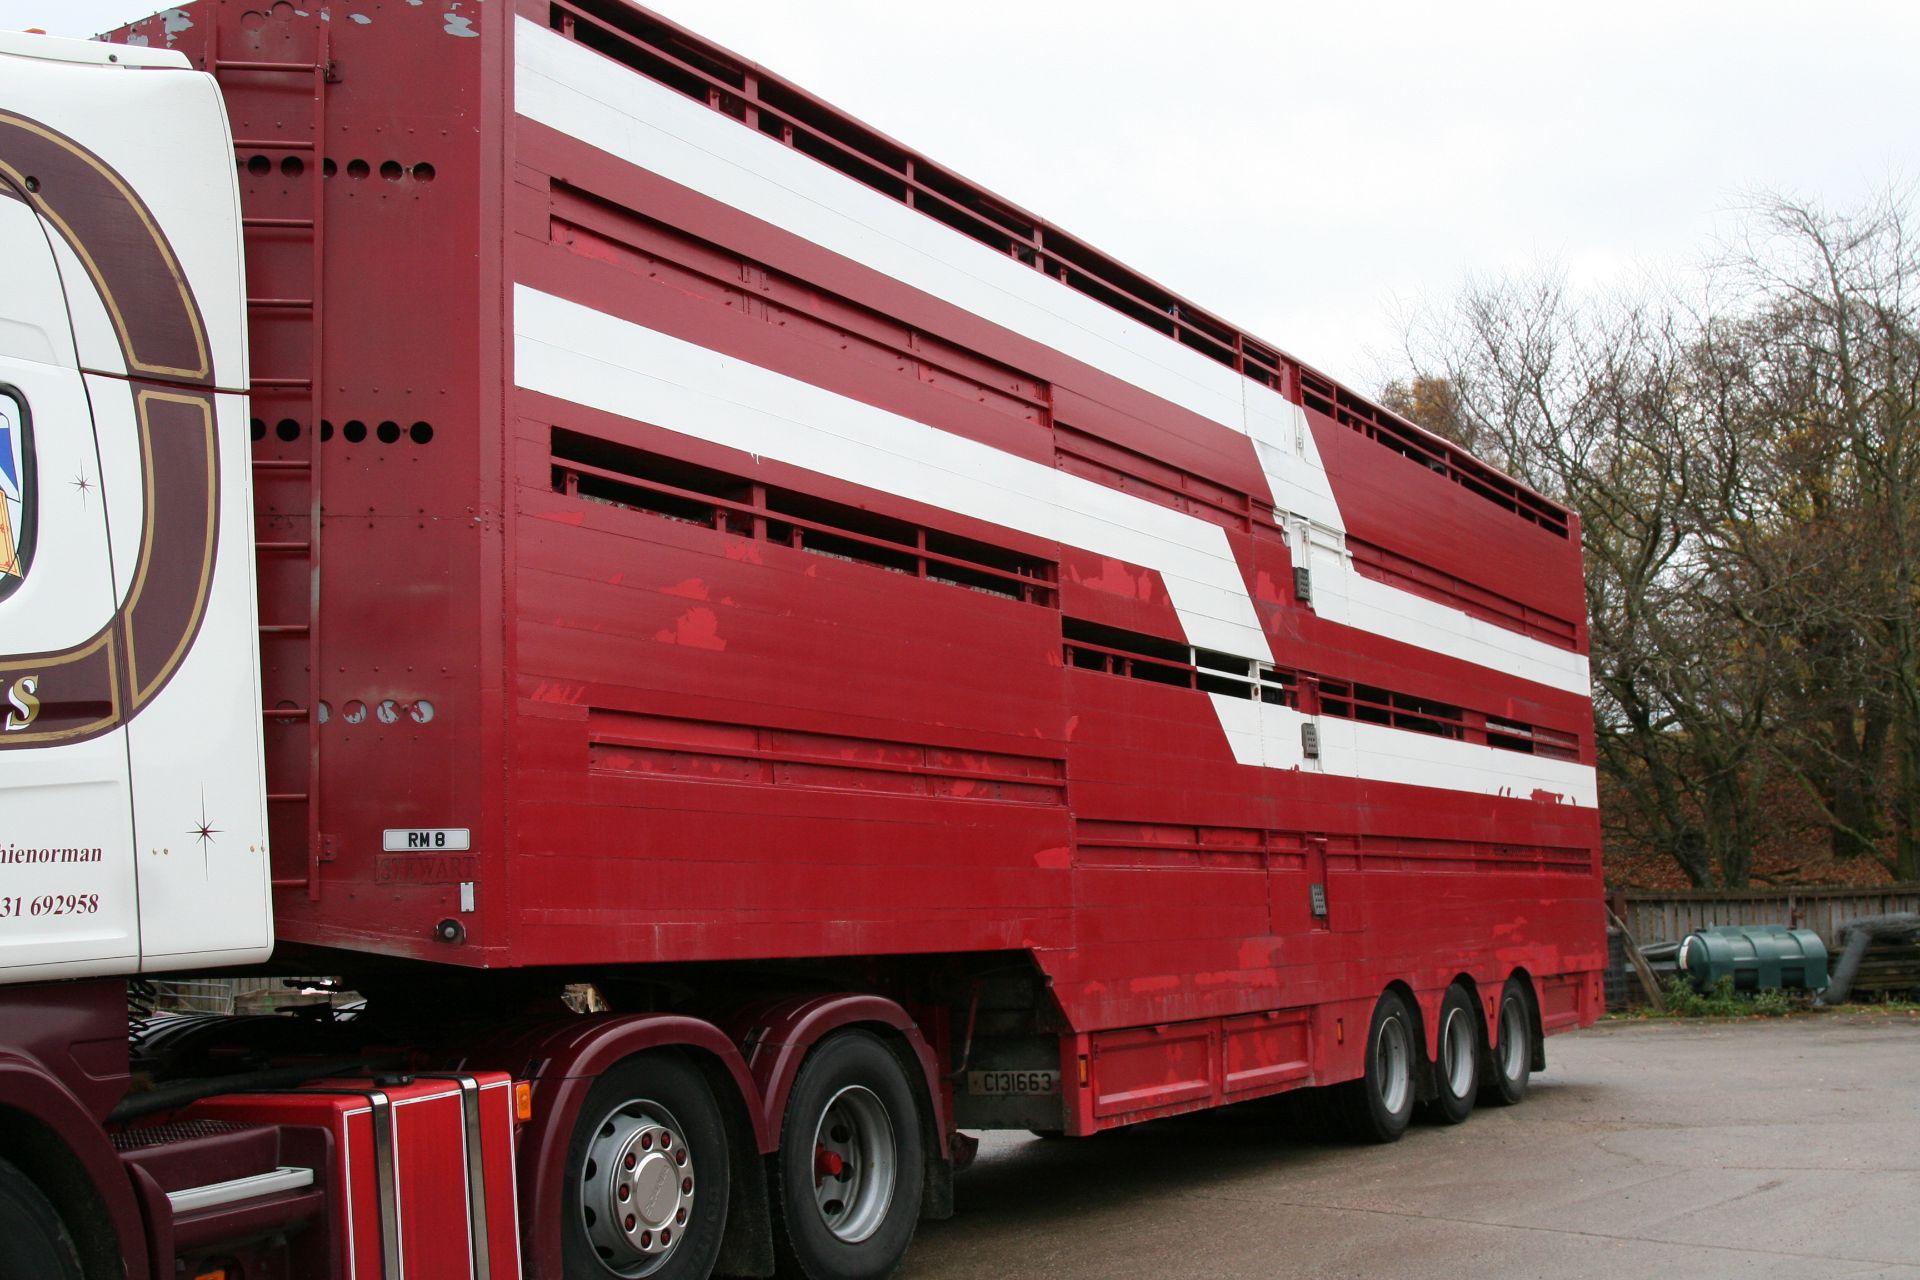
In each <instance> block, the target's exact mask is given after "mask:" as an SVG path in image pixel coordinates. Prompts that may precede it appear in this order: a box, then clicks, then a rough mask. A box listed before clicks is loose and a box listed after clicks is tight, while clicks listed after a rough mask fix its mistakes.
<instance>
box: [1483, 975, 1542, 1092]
mask: <svg viewBox="0 0 1920 1280" xmlns="http://www.w3.org/2000/svg"><path fill="white" fill-rule="evenodd" d="M1488 1060H1489V1061H1488V1065H1489V1066H1490V1067H1491V1068H1492V1069H1491V1070H1490V1071H1488V1072H1487V1081H1486V1084H1485V1085H1483V1086H1482V1087H1481V1090H1480V1097H1481V1099H1482V1100H1483V1101H1485V1102H1489V1103H1492V1104H1493V1105H1494V1106H1497V1107H1511V1106H1516V1105H1518V1104H1519V1103H1520V1102H1521V1101H1522V1100H1523V1099H1525V1098H1526V1096H1527V1081H1528V1080H1529V1079H1530V1078H1532V1076H1533V1004H1532V1001H1531V1000H1530V999H1529V997H1528V993H1527V984H1526V981H1525V979H1522V978H1517V977H1516V978H1508V979H1507V985H1506V988H1505V990H1503V991H1501V993H1500V1022H1499V1024H1498V1028H1497V1030H1496V1032H1495V1039H1494V1042H1493V1052H1492V1053H1490V1054H1489V1055H1488Z"/></svg>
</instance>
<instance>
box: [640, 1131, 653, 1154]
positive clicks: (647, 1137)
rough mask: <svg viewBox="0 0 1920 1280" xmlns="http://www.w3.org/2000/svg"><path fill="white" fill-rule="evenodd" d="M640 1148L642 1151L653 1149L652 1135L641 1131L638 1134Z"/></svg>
mask: <svg viewBox="0 0 1920 1280" xmlns="http://www.w3.org/2000/svg"><path fill="white" fill-rule="evenodd" d="M640 1149H641V1150H642V1151H651V1150H653V1135H652V1134H651V1133H643V1134H641V1135H640Z"/></svg>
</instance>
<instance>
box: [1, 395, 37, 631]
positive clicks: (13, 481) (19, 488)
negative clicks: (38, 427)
mask: <svg viewBox="0 0 1920 1280" xmlns="http://www.w3.org/2000/svg"><path fill="white" fill-rule="evenodd" d="M30 431H31V424H30V423H29V421H28V418H27V406H26V403H25V402H24V401H22V400H21V399H20V397H19V396H18V395H17V394H16V393H14V392H12V391H10V390H7V389H5V388H0V600H4V599H6V598H7V597H8V596H10V595H12V594H13V592H14V589H15V588H17V587H18V586H19V585H20V584H21V583H22V582H24V581H26V577H27V570H28V569H30V568H32V567H33V541H34V539H33V534H34V526H35V525H36V524H37V520H36V516H37V514H38V513H37V511H36V510H35V508H36V507H37V506H38V505H39V504H38V502H37V498H38V494H37V492H36V488H37V486H36V485H35V483H34V479H35V477H34V466H33V437H32V435H31V434H30Z"/></svg>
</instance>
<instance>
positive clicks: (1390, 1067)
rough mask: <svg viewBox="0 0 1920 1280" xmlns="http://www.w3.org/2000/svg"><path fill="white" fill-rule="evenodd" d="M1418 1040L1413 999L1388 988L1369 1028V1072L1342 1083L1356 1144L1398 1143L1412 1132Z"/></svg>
mask: <svg viewBox="0 0 1920 1280" xmlns="http://www.w3.org/2000/svg"><path fill="white" fill-rule="evenodd" d="M1418 1044H1419V1041H1418V1039H1417V1038H1416V1037H1415V1035H1414V1030H1413V1014H1412V1012H1411V1011H1410V1010H1409V1009H1408V1008H1407V1002H1406V1001H1405V1000H1404V999H1402V998H1401V997H1400V995H1399V993H1397V992H1393V991H1388V992H1384V993H1383V994H1382V995H1381V996H1380V1001H1379V1003H1377V1004H1375V1005H1374V1006H1373V1020H1372V1022H1371V1023H1370V1024H1369V1025H1368V1027H1367V1071H1366V1074H1365V1075H1363V1076H1361V1077H1360V1079H1358V1080H1350V1081H1348V1082H1347V1083H1346V1084H1343V1085H1339V1086H1337V1088H1338V1090H1339V1093H1338V1098H1339V1104H1340V1111H1341V1118H1342V1120H1343V1121H1344V1122H1345V1123H1344V1125H1343V1127H1344V1128H1345V1130H1346V1133H1347V1136H1348V1137H1350V1138H1352V1139H1353V1140H1354V1141H1355V1142H1376V1143H1378V1142H1397V1141H1399V1140H1400V1135H1401V1134H1403V1133H1405V1132H1406V1131H1407V1125H1408V1124H1409V1123H1411V1122H1412V1120H1413V1099H1414V1072H1415V1070H1416V1069H1417V1068H1418V1064H1419V1061H1420V1052H1419V1048H1418Z"/></svg>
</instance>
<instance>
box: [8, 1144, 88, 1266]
mask: <svg viewBox="0 0 1920 1280" xmlns="http://www.w3.org/2000/svg"><path fill="white" fill-rule="evenodd" d="M82 1274H83V1273H82V1272H81V1270H80V1254H79V1252H78V1251H77V1250H76V1249H75V1248H74V1244H73V1236H72V1234H71V1233H70V1232H69V1231H68V1230H67V1224H66V1223H65V1222H63V1221H61V1219H60V1213H59V1211H58V1210H57V1209H55V1208H54V1207H53V1201H51V1200H49V1199H47V1197H46V1195H45V1193H43V1192H42V1191H41V1190H40V1188H39V1187H37V1186H35V1185H34V1182H33V1180H32V1179H31V1178H29V1177H27V1175H26V1174H24V1173H21V1172H20V1170H19V1169H17V1168H15V1167H14V1166H13V1165H11V1164H9V1163H8V1162H7V1161H5V1160H0V1276H4V1277H8V1280H11V1278H12V1277H14V1276H20V1277H27V1276H31V1277H33V1280H81V1276H82Z"/></svg>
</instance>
